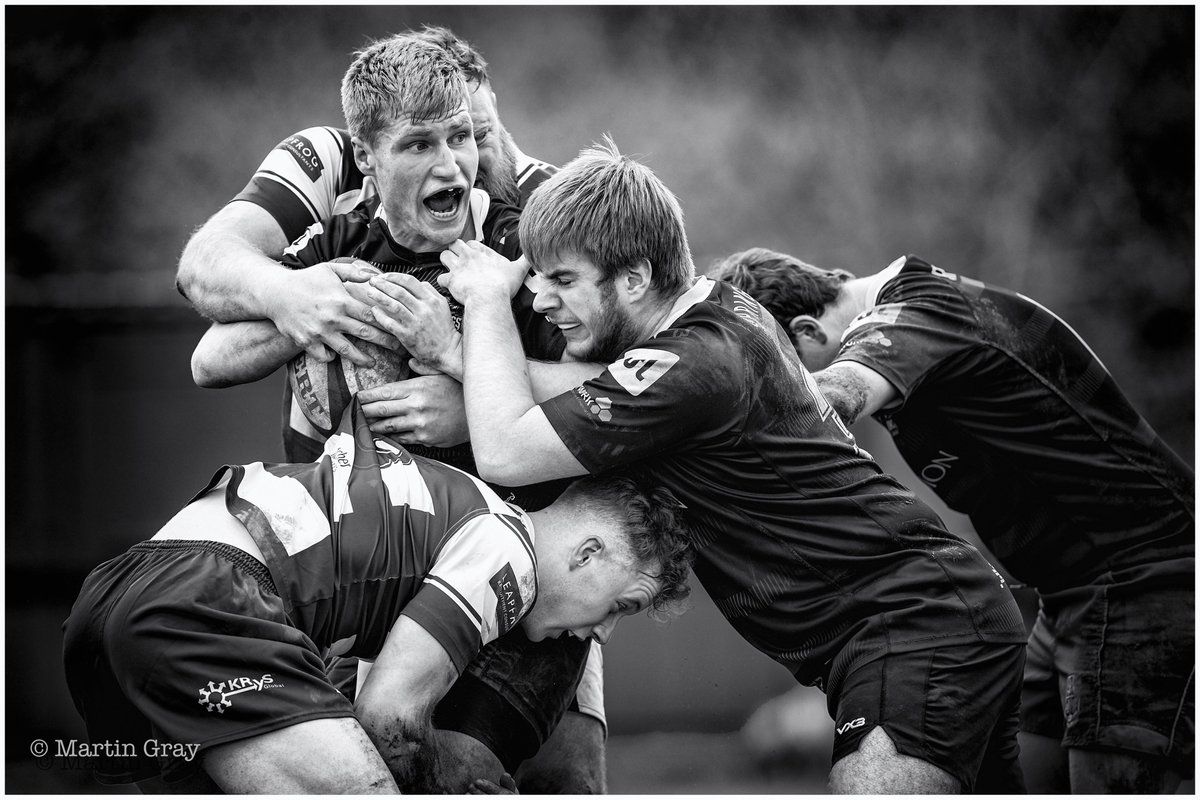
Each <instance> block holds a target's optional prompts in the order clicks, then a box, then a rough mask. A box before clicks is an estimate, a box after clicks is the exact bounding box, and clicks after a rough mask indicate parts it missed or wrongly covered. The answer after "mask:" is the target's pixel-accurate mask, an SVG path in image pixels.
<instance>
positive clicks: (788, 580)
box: [373, 146, 1024, 793]
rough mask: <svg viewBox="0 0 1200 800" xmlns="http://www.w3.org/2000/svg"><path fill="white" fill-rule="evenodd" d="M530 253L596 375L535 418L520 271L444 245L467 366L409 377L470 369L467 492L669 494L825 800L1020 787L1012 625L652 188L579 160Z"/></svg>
mask: <svg viewBox="0 0 1200 800" xmlns="http://www.w3.org/2000/svg"><path fill="white" fill-rule="evenodd" d="M520 233H521V240H522V243H523V245H524V248H525V253H526V256H527V257H528V259H529V263H530V264H532V266H533V267H534V268H535V269H536V270H537V272H538V274H539V276H540V278H541V282H540V286H539V288H538V295H537V300H536V303H535V308H536V309H537V310H539V311H541V312H542V313H545V314H546V315H547V316H548V317H549V319H550V320H551V321H552V322H553V323H555V324H556V325H557V326H558V327H559V328H560V329H561V330H562V331H563V334H564V336H565V337H566V339H567V350H568V352H569V353H570V354H571V355H573V356H575V357H577V358H585V359H593V360H599V361H602V362H606V363H608V367H607V368H605V369H604V370H603V372H602V373H601V374H600V375H599V376H598V377H596V378H594V379H591V380H588V381H586V382H584V383H583V384H581V385H578V386H576V387H575V388H574V389H573V390H571V391H567V392H565V393H563V394H560V395H558V396H556V397H553V398H551V399H549V400H547V401H545V402H542V403H540V404H538V403H536V402H535V400H534V396H533V394H532V392H531V387H530V383H529V379H528V376H527V373H526V371H525V370H524V369H522V366H523V363H522V362H523V356H522V352H521V348H520V342H519V339H518V337H517V333H516V329H515V326H514V323H513V318H512V313H511V310H510V308H509V304H508V300H507V297H508V296H510V295H511V293H512V292H513V291H515V289H516V287H517V286H518V285H519V284H520V283H521V281H522V280H523V278H524V274H525V271H526V264H525V263H523V262H518V263H516V264H511V263H509V262H507V261H506V260H505V259H503V258H502V257H500V256H498V255H497V254H496V253H494V252H493V251H491V250H489V249H488V248H486V247H484V246H483V245H480V244H478V243H464V242H458V243H455V244H454V245H452V246H451V248H450V249H449V250H447V251H446V252H445V253H444V254H443V256H442V259H443V262H444V263H446V265H447V266H448V267H449V273H448V275H447V276H445V277H444V278H443V279H442V280H444V281H445V282H446V285H447V286H448V287H449V288H450V290H451V292H453V293H454V295H455V296H456V297H457V298H458V299H459V300H460V301H461V302H463V304H464V305H465V319H464V329H463V337H464V338H463V340H462V341H461V345H462V347H461V348H460V349H459V348H457V347H456V345H457V342H456V341H452V342H449V343H447V344H446V346H445V347H443V348H442V349H435V350H431V351H430V352H427V353H424V352H423V353H420V356H421V358H422V360H424V361H427V362H429V363H431V364H434V365H436V366H438V367H439V368H442V369H445V370H453V369H455V367H456V366H461V369H462V370H463V373H464V376H465V384H464V393H465V398H466V404H467V416H468V422H469V426H470V431H471V440H472V443H473V445H474V448H475V456H476V462H477V464H478V465H479V469H480V474H481V475H482V476H483V477H485V478H488V479H491V480H497V481H501V482H506V481H514V482H521V481H536V480H546V479H550V478H561V477H564V476H575V475H584V474H587V473H589V472H592V473H601V472H603V471H604V470H607V469H610V468H613V467H617V466H625V467H628V468H632V469H636V470H637V471H638V472H639V473H641V474H645V475H653V476H655V478H654V479H655V480H656V481H658V482H661V483H662V484H663V485H664V486H667V487H669V488H670V489H671V491H672V492H674V493H675V494H676V495H677V496H678V497H679V499H680V500H681V501H682V502H683V503H684V505H685V509H684V512H683V513H684V515H685V517H686V519H687V520H688V523H689V530H690V531H691V535H692V538H693V543H694V545H695V546H696V549H697V557H696V574H697V575H698V576H699V578H700V579H701V581H702V582H703V584H704V586H705V588H706V589H707V591H708V593H709V594H710V595H711V596H712V598H713V600H714V602H715V603H716V605H717V607H718V608H719V609H720V610H721V612H722V613H723V614H724V615H725V617H726V618H727V619H728V620H729V621H730V622H731V623H732V624H733V625H734V627H735V628H736V629H737V630H738V631H739V632H740V633H741V634H742V636H744V637H745V638H746V639H747V640H748V641H749V642H751V643H752V644H753V645H754V646H755V647H757V648H758V649H759V650H761V651H762V652H764V653H766V654H767V655H769V656H771V657H772V658H774V659H775V660H776V661H778V662H779V663H780V664H782V665H784V666H785V667H786V668H787V669H788V670H789V671H791V672H792V673H793V674H794V675H795V677H796V679H797V680H798V681H801V682H803V683H806V684H815V685H819V686H822V687H823V688H824V689H825V691H826V693H827V695H828V698H829V710H830V713H831V715H833V717H834V718H835V719H836V721H837V726H838V736H837V738H836V739H835V743H834V754H833V761H834V764H833V768H832V771H831V773H830V785H831V788H832V789H833V790H835V791H839V792H871V793H883V792H902V791H915V792H939V791H940V792H955V791H960V790H966V789H971V788H976V789H982V790H986V791H1013V790H1015V789H1018V788H1019V787H1020V775H1019V771H1018V770H1017V765H1016V752H1015V751H1016V723H1017V719H1016V715H1017V701H1018V694H1019V689H1020V674H1021V666H1022V664H1023V661H1024V648H1023V642H1024V628H1023V626H1022V622H1021V617H1020V613H1019V610H1018V609H1017V606H1016V603H1015V602H1014V601H1013V599H1012V597H1011V595H1010V594H1009V593H1008V591H1007V590H1005V589H1004V588H1003V587H1002V586H1001V583H1000V579H999V576H997V575H996V574H995V573H994V571H993V570H992V569H991V568H990V566H989V565H988V563H987V562H986V561H985V560H984V559H983V558H982V557H981V556H980V554H979V553H978V551H976V550H975V549H974V548H973V547H971V546H970V545H968V544H967V543H965V542H963V541H962V540H960V539H958V538H956V537H954V536H952V535H951V534H949V533H947V532H946V530H945V529H944V527H943V526H942V524H941V521H940V520H939V519H938V518H937V516H936V515H935V514H934V512H933V511H932V509H930V508H929V507H928V506H926V505H925V504H924V503H922V502H920V501H919V500H918V499H917V498H916V497H915V496H914V495H913V494H912V493H911V492H910V491H908V490H907V489H905V487H903V486H902V485H900V484H899V483H898V482H896V481H895V480H894V479H893V478H891V477H889V476H887V475H885V474H883V472H882V471H881V470H880V468H879V466H878V465H877V464H876V463H875V462H874V461H873V460H872V459H871V458H870V457H869V456H868V455H867V454H866V453H864V452H863V451H861V450H860V449H859V448H858V447H857V446H856V445H855V442H854V440H853V438H852V437H851V436H850V435H849V433H848V432H847V431H846V429H845V428H844V427H843V426H842V425H841V424H840V422H839V421H838V419H837V416H836V414H834V412H833V410H832V409H831V408H829V406H828V404H827V403H826V402H825V401H824V400H823V398H822V397H821V395H820V393H819V392H818V391H817V390H816V388H815V385H814V384H813V383H812V379H811V376H809V375H808V373H807V372H806V371H805V370H804V368H803V367H802V366H801V364H800V362H799V360H798V359H797V358H796V354H795V351H794V350H793V349H792V348H791V345H790V344H789V343H788V341H787V340H786V338H785V337H783V336H782V332H781V331H779V330H778V326H777V325H776V324H775V322H774V320H772V319H771V317H770V315H769V314H767V312H766V311H765V310H764V309H763V308H762V307H761V306H760V305H758V304H757V303H756V302H755V301H754V300H753V299H751V298H750V297H748V296H747V295H745V294H744V293H742V292H740V291H737V290H735V289H733V288H732V287H730V286H728V285H726V284H722V283H716V282H713V281H711V280H708V279H705V278H699V279H697V278H696V277H695V273H694V268H693V264H692V260H691V254H690V252H689V250H688V246H687V238H686V235H685V232H684V227H683V215H682V211H681V209H680V207H679V204H678V202H677V201H676V199H675V197H674V196H673V195H672V194H671V193H670V191H669V190H668V189H667V188H666V187H665V186H664V185H663V184H662V182H661V181H659V179H658V178H657V177H656V176H655V175H654V174H653V173H652V172H651V171H650V170H649V169H647V168H646V167H645V166H643V165H641V164H639V163H637V162H635V161H632V160H631V159H628V158H625V157H623V156H621V155H620V154H618V153H617V152H616V150H615V147H611V146H608V147H604V148H599V149H593V150H588V151H585V152H584V153H583V154H582V155H581V156H580V157H579V158H577V159H576V160H574V161H572V162H571V163H570V164H568V165H567V166H566V167H564V168H563V169H562V170H561V171H560V172H559V173H558V174H556V175H555V176H554V177H552V178H550V179H549V180H548V181H546V182H545V183H544V184H543V185H542V186H541V187H539V189H538V190H537V191H536V192H534V194H533V196H532V197H531V198H530V201H529V204H528V205H527V206H526V209H525V212H524V214H523V215H522V220H521V229H520ZM373 286H374V289H373V291H376V292H380V293H384V292H388V291H390V290H393V286H392V285H391V284H389V283H388V282H387V281H383V280H375V281H373ZM934 686H936V687H937V689H938V690H937V691H930V690H929V689H930V687H934ZM981 766H982V767H983V768H982V769H981Z"/></svg>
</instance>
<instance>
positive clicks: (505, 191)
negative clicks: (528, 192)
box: [479, 128, 521, 206]
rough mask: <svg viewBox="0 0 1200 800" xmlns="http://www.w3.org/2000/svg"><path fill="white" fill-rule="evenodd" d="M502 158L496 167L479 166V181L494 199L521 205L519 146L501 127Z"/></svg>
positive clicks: (512, 204) (511, 204)
mask: <svg viewBox="0 0 1200 800" xmlns="http://www.w3.org/2000/svg"><path fill="white" fill-rule="evenodd" d="M499 135H500V158H499V161H498V162H497V163H496V164H494V165H493V166H494V167H495V168H494V169H484V168H483V167H482V166H480V168H479V182H480V183H481V184H483V190H484V191H485V192H487V193H488V195H489V196H490V197H491V198H492V199H493V200H499V201H500V202H502V203H507V204H508V205H510V206H516V205H520V203H521V190H520V189H519V188H518V187H517V149H516V148H517V146H516V142H514V141H513V138H512V136H511V135H510V134H509V132H508V131H507V130H505V129H504V128H500V130H499Z"/></svg>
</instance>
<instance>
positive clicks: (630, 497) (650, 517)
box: [563, 474, 695, 619]
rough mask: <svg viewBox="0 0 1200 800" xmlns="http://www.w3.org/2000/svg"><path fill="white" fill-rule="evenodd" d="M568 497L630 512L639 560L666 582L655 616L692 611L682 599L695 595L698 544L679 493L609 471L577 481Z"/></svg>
mask: <svg viewBox="0 0 1200 800" xmlns="http://www.w3.org/2000/svg"><path fill="white" fill-rule="evenodd" d="M568 498H570V499H571V500H573V501H575V502H579V503H581V504H583V505H588V506H591V507H592V508H594V509H596V510H598V511H600V512H602V513H603V512H607V513H611V514H616V515H618V517H624V523H625V536H626V540H627V543H628V545H629V552H630V555H631V557H632V558H633V561H634V564H635V565H636V566H637V567H638V568H639V569H641V570H642V571H643V572H645V574H647V575H649V576H650V577H652V578H655V579H657V580H658V581H659V582H660V584H661V587H662V588H661V589H659V591H658V593H657V594H656V595H655V596H654V598H653V600H652V601H651V616H653V617H655V618H657V619H662V618H666V617H669V616H674V615H676V614H679V613H683V611H684V610H686V608H685V607H684V606H683V603H682V601H683V600H684V599H685V598H686V597H687V596H688V595H689V594H691V586H689V585H688V577H689V574H690V572H691V567H692V562H693V561H694V560H695V549H694V548H693V547H692V541H691V536H690V534H689V533H688V529H687V526H686V525H685V524H684V522H683V518H682V516H683V515H682V513H681V512H682V510H683V508H684V506H683V504H682V503H681V502H679V500H678V499H677V498H676V497H675V495H673V494H671V492H670V491H669V490H667V489H664V488H663V487H661V486H651V485H649V484H646V483H643V482H641V481H639V480H637V479H635V478H633V477H631V476H628V475H618V474H606V475H598V476H593V477H589V478H582V479H580V480H578V481H575V482H574V483H572V484H571V485H570V486H569V487H568V488H567V491H566V492H564V493H563V499H568Z"/></svg>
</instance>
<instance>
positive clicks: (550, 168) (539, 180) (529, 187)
mask: <svg viewBox="0 0 1200 800" xmlns="http://www.w3.org/2000/svg"><path fill="white" fill-rule="evenodd" d="M556 172H558V167H556V166H554V165H553V164H551V163H550V162H548V161H542V160H541V159H537V158H531V157H529V156H527V155H524V154H522V155H521V157H520V158H518V159H517V189H518V190H519V191H520V193H521V205H522V207H523V206H524V205H525V203H526V202H527V201H528V200H529V195H531V194H533V190H534V189H536V188H537V187H539V186H541V185H542V184H543V183H545V182H546V181H547V180H549V179H550V178H551V177H552V176H553V175H554V173H556Z"/></svg>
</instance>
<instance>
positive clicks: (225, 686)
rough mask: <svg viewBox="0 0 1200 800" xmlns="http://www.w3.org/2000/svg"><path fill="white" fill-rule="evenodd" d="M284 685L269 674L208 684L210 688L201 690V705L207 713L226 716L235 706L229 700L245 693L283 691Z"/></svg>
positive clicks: (206, 687)
mask: <svg viewBox="0 0 1200 800" xmlns="http://www.w3.org/2000/svg"><path fill="white" fill-rule="evenodd" d="M282 688H283V684H282V683H276V682H275V679H274V678H272V677H271V674H270V673H267V674H265V675H263V676H261V677H258V678H249V677H242V678H230V679H229V680H225V681H221V682H220V683H216V684H214V683H213V682H212V681H209V682H208V686H205V687H203V688H201V689H200V699H199V701H197V702H199V703H200V705H202V706H204V710H205V711H216V712H217V713H218V714H224V713H225V709H227V708H229V707H231V706H232V705H233V701H232V700H230V699H229V698H231V697H234V696H235V695H239V694H242V693H243V692H261V691H263V690H264V689H282Z"/></svg>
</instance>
